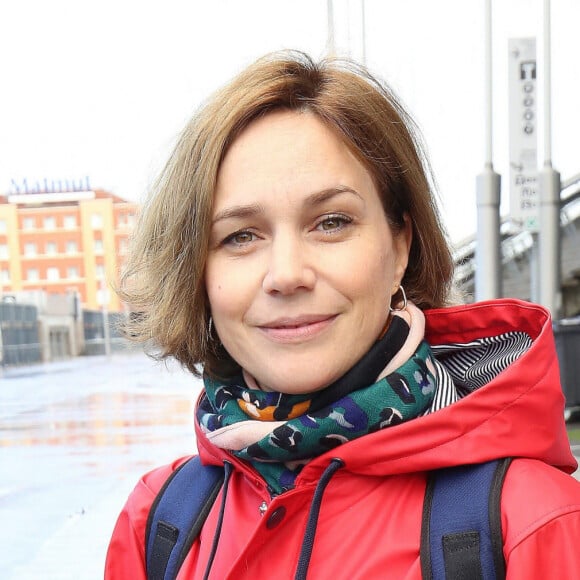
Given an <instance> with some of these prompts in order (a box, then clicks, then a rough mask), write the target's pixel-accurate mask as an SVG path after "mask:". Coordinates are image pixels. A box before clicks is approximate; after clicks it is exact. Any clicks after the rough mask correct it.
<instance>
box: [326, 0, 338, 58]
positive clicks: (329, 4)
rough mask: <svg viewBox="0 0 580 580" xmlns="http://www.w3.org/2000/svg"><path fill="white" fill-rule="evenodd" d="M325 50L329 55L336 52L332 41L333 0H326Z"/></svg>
mask: <svg viewBox="0 0 580 580" xmlns="http://www.w3.org/2000/svg"><path fill="white" fill-rule="evenodd" d="M326 22H327V31H326V52H327V53H328V54H329V55H330V56H334V55H335V53H336V46H335V42H334V2H333V0H326Z"/></svg>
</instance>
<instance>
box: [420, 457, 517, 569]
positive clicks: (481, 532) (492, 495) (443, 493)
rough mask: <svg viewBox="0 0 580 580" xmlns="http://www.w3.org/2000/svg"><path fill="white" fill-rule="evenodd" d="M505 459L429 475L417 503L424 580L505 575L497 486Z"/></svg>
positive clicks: (498, 486) (506, 460) (499, 487)
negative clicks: (420, 517)
mask: <svg viewBox="0 0 580 580" xmlns="http://www.w3.org/2000/svg"><path fill="white" fill-rule="evenodd" d="M510 462H511V459H509V458H505V459H498V460H495V461H490V462H487V463H481V464H477V465H461V466H458V467H451V468H447V469H440V470H437V471H434V472H432V473H431V474H430V477H429V480H428V483H427V490H426V492H425V501H424V505H423V522H422V529H421V570H422V575H423V579H424V580H500V579H502V578H505V575H506V570H505V560H504V556H503V535H502V529H501V506H500V501H501V490H502V487H503V481H504V478H505V474H506V472H507V469H508V467H509V465H510Z"/></svg>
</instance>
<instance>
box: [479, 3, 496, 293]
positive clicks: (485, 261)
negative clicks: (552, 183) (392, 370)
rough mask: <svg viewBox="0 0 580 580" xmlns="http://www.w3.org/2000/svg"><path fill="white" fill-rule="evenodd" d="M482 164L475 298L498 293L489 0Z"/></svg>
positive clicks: (489, 4) (486, 27)
mask: <svg viewBox="0 0 580 580" xmlns="http://www.w3.org/2000/svg"><path fill="white" fill-rule="evenodd" d="M484 20H485V75H484V77H485V163H484V167H483V171H482V172H481V173H480V174H479V175H478V176H477V179H476V196H477V236H476V250H475V265H476V269H475V299H476V300H487V299H491V298H498V297H499V296H501V292H502V290H501V286H502V284H501V282H502V280H501V246H500V235H499V230H500V218H499V204H500V198H501V193H500V190H501V176H500V175H499V174H498V173H496V172H495V171H494V170H493V119H492V111H493V106H492V99H493V91H492V42H491V40H492V34H491V0H485V19H484Z"/></svg>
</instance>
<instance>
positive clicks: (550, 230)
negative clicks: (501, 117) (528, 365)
mask: <svg viewBox="0 0 580 580" xmlns="http://www.w3.org/2000/svg"><path fill="white" fill-rule="evenodd" d="M550 29H551V24H550V0H544V38H543V40H544V42H543V55H544V59H543V63H544V67H543V69H544V70H543V72H544V166H543V167H542V169H541V170H540V172H539V185H540V237H539V257H540V264H539V271H540V276H539V279H540V284H539V291H540V292H539V299H540V303H541V304H542V305H543V306H545V307H546V308H548V309H549V310H550V312H551V313H552V317H553V318H558V317H559V316H560V314H561V312H560V311H561V308H562V289H561V286H560V277H561V274H560V271H561V266H560V256H561V246H560V189H561V187H560V174H559V173H558V172H557V171H555V170H554V168H553V167H552V110H551V106H552V103H551V84H552V79H551V39H550Z"/></svg>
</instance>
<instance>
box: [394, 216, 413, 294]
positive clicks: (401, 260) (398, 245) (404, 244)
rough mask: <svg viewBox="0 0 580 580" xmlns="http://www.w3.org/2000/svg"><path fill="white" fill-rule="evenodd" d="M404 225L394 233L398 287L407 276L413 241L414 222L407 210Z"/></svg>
mask: <svg viewBox="0 0 580 580" xmlns="http://www.w3.org/2000/svg"><path fill="white" fill-rule="evenodd" d="M403 222H404V223H403V227H402V228H401V229H400V230H399V231H398V232H396V233H394V234H393V249H394V251H395V283H396V289H398V288H399V286H400V285H401V281H402V280H403V277H404V276H405V271H406V270H407V264H408V263H409V253H410V252H411V243H412V242H413V224H412V222H411V217H410V216H409V214H408V213H406V212H405V214H404V215H403Z"/></svg>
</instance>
